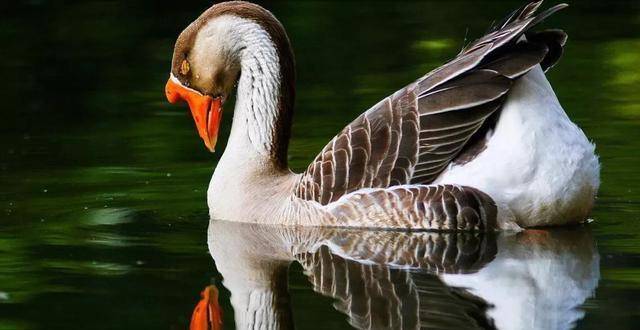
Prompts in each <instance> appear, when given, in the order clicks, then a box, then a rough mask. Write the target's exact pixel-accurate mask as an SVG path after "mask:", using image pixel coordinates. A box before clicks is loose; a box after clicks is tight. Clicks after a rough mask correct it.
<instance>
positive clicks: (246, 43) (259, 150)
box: [225, 23, 295, 170]
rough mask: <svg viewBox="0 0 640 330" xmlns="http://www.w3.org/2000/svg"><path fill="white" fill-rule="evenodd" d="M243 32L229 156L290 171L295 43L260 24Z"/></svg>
mask: <svg viewBox="0 0 640 330" xmlns="http://www.w3.org/2000/svg"><path fill="white" fill-rule="evenodd" d="M267 28H268V27H267ZM238 30H239V31H238V32H239V35H240V40H239V42H242V43H243V45H242V46H243V47H242V50H241V51H240V53H239V57H240V58H239V61H240V68H241V69H240V79H239V81H238V88H237V90H238V92H237V97H236V107H235V113H234V118H233V125H232V128H231V134H230V137H229V142H228V144H227V148H226V150H225V155H226V154H227V153H234V154H235V155H236V156H238V157H244V158H245V159H251V160H252V161H254V162H256V161H257V162H258V163H259V164H262V165H263V166H265V165H266V166H269V167H272V168H274V169H277V170H286V169H288V167H287V149H288V145H289V137H290V131H291V119H292V114H293V102H294V87H293V83H294V79H295V78H294V72H293V56H292V53H291V48H290V46H289V41H288V39H287V37H286V35H284V36H283V37H282V36H280V37H275V36H273V32H272V33H269V32H268V31H267V30H265V29H264V28H262V27H261V26H260V25H259V24H256V23H251V24H246V25H242V26H239V27H238ZM276 32H277V31H276Z"/></svg>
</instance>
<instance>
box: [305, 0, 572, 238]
mask: <svg viewBox="0 0 640 330" xmlns="http://www.w3.org/2000/svg"><path fill="white" fill-rule="evenodd" d="M541 3H542V0H537V1H531V2H530V3H528V4H526V5H525V6H523V7H522V8H520V9H518V10H516V11H514V12H513V13H512V14H510V15H509V16H507V18H505V19H504V20H503V21H502V22H501V23H500V24H497V25H496V26H494V27H492V28H491V29H490V30H489V32H488V33H487V34H486V35H485V36H483V37H482V38H480V39H478V40H476V41H474V42H472V43H470V44H469V45H467V46H466V47H465V48H464V49H463V50H462V51H461V52H460V54H458V56H457V57H456V58H455V59H453V60H452V61H450V62H448V63H447V64H445V65H443V66H442V67H440V68H438V69H436V70H434V71H432V72H430V73H428V74H427V75H425V76H423V77H422V78H420V79H418V80H417V81H415V82H413V83H411V84H409V85H408V86H406V87H405V88H403V89H401V90H399V91H398V92H396V93H394V94H393V95H391V96H389V97H387V98H385V99H384V100H382V101H381V102H379V103H378V104H376V105H375V106H373V107H372V108H371V109H369V110H367V111H366V112H365V113H363V114H362V115H361V116H359V117H358V118H357V119H356V120H355V121H353V122H352V123H351V124H349V125H348V126H347V127H346V128H344V129H343V130H342V131H341V132H340V133H339V134H338V135H337V136H336V137H334V138H333V139H332V140H331V142H330V143H329V144H328V145H327V146H325V147H324V148H323V149H322V151H321V152H320V154H319V155H318V156H317V157H316V158H315V159H314V160H313V162H312V163H311V164H310V165H309V167H308V168H307V170H306V171H305V172H304V173H303V175H302V176H301V177H300V179H299V181H298V183H297V185H296V187H295V189H294V195H295V196H296V197H298V198H300V199H303V200H309V201H315V202H318V203H320V204H321V205H326V206H331V205H332V204H333V203H336V202H337V203H338V204H341V206H344V207H345V208H346V207H347V205H348V207H350V209H349V210H348V211H345V210H342V208H343V207H338V206H336V207H332V210H333V211H334V215H339V216H348V219H347V220H344V219H340V217H337V218H336V224H337V225H357V224H358V222H360V225H362V226H370V225H374V226H376V224H375V221H386V222H387V223H386V224H379V225H377V226H383V225H384V226H387V227H388V226H392V227H393V226H398V227H403V228H405V227H409V228H431V229H478V228H482V229H490V228H491V227H489V225H493V224H495V219H494V220H492V221H489V220H487V219H483V218H482V216H480V220H481V221H480V222H479V223H483V225H482V226H481V225H479V223H477V222H470V223H465V221H462V222H461V221H457V222H456V221H452V220H451V219H452V217H450V216H449V214H448V213H446V212H440V211H435V210H433V211H427V210H420V208H421V207H427V208H431V207H436V205H440V204H441V203H435V202H434V201H437V200H441V199H442V198H443V197H442V196H439V197H436V196H435V195H434V194H433V193H429V192H433V191H437V190H438V189H442V187H440V188H437V187H432V188H426V187H423V186H422V185H429V184H430V183H432V182H433V181H434V180H435V179H436V178H437V177H438V175H440V174H441V173H442V172H443V171H444V170H445V169H446V168H447V166H448V165H449V164H450V163H452V162H455V161H456V157H458V156H459V155H460V154H461V151H462V150H463V149H465V147H468V146H470V145H472V144H473V143H476V142H478V141H477V140H478V139H479V138H480V137H478V135H476V133H478V132H479V131H480V129H481V128H482V127H483V125H488V124H489V121H487V119H488V118H489V117H491V116H492V115H499V112H500V110H501V108H502V106H503V105H504V102H505V100H506V98H507V95H508V93H509V91H510V89H511V88H512V86H513V84H514V82H515V81H516V80H517V79H519V78H520V77H522V76H523V75H525V74H526V73H528V72H529V71H530V70H531V69H532V68H534V67H535V66H537V65H539V64H540V65H542V67H543V69H545V70H547V69H549V68H550V67H552V66H553V65H554V64H555V63H556V62H557V61H558V59H559V58H560V56H561V54H562V47H563V46H564V44H565V42H566V34H565V33H564V32H562V31H561V30H546V31H542V32H533V31H531V29H532V28H533V27H534V26H535V25H537V24H539V23H540V22H541V21H542V20H543V19H544V18H546V17H548V16H550V15H551V14H553V13H555V12H556V11H558V10H560V9H562V8H565V7H566V5H564V4H560V5H557V6H554V7H552V8H550V9H548V10H546V11H544V12H542V13H539V14H537V15H536V10H537V9H538V8H539V7H540V5H541ZM480 132H482V131H480ZM473 150H476V149H473ZM477 150H478V152H481V150H482V149H481V148H478V149H477ZM472 156H473V155H472ZM465 157H469V155H468V154H465ZM401 185H416V186H415V187H413V188H410V187H404V188H402V189H401V190H398V189H396V190H393V191H392V190H389V189H390V188H389V187H394V186H401ZM418 185H420V186H418ZM469 189H470V188H468V187H457V188H456V191H458V192H459V191H462V192H464V194H477V193H478V192H477V191H472V192H469V191H471V190H469ZM444 190H445V191H449V192H453V191H454V188H453V187H445V188H444ZM401 191H402V193H400V192H401ZM347 195H349V196H350V197H348V198H347V199H348V201H346V203H345V201H344V200H342V198H343V197H344V196H347ZM369 195H370V196H369ZM485 197H486V198H485ZM356 198H359V199H360V200H361V201H362V202H361V201H356ZM399 198H400V199H399ZM402 198H404V199H402ZM447 198H448V197H447ZM454 200H458V199H456V198H454ZM481 200H482V201H483V202H485V203H488V204H487V206H486V207H485V209H490V208H494V207H495V205H493V202H492V201H491V198H490V197H488V196H486V195H484V196H483V198H481ZM358 203H361V205H357V204H358ZM377 203H385V204H377ZM351 208H353V209H355V210H358V211H357V212H360V213H359V215H358V214H354V213H353V210H352V209H351ZM390 208H392V209H390ZM462 209H464V208H462ZM472 209H473V208H472ZM415 210H417V211H415ZM382 211H384V212H382ZM474 211H475V212H478V209H474ZM489 213H490V214H491V216H495V212H493V213H491V212H488V213H487V214H489ZM372 214H373V215H374V216H377V218H376V219H369V220H367V219H365V218H366V217H370V216H371V215H372ZM396 214H402V215H409V216H414V215H415V217H414V218H412V220H411V221H409V220H407V221H404V222H399V223H393V224H390V223H389V222H393V221H396V220H393V219H396V217H395V216H393V217H390V218H383V217H382V216H381V215H386V216H390V215H396ZM429 214H432V215H434V218H431V219H430V220H426V218H422V221H421V220H420V219H421V218H420V217H424V216H427V215H429ZM445 216H446V217H445ZM463 217H464V216H463ZM357 218H360V220H357ZM473 218H474V219H475V217H473ZM457 219H458V220H459V217H458V218H457Z"/></svg>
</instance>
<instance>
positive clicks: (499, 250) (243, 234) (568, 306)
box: [203, 219, 600, 330]
mask: <svg viewBox="0 0 640 330" xmlns="http://www.w3.org/2000/svg"><path fill="white" fill-rule="evenodd" d="M207 242H208V245H209V253H210V254H211V256H212V257H213V259H214V261H215V265H216V269H217V270H218V271H219V272H220V274H221V275H222V277H223V281H222V284H223V285H224V287H225V288H226V289H228V290H229V292H230V293H231V298H230V303H231V305H232V307H233V310H234V312H233V315H234V318H235V325H236V327H237V328H238V329H292V328H295V324H293V321H294V320H293V317H292V315H293V314H294V313H296V311H295V307H296V306H295V305H293V304H292V303H291V302H292V300H293V301H296V299H292V298H291V297H290V292H289V287H290V284H289V280H288V274H289V273H290V271H289V268H290V267H291V264H292V263H294V262H295V263H299V264H300V265H301V266H302V269H303V272H304V275H306V276H307V279H308V281H309V282H310V283H311V286H312V288H313V290H314V291H315V292H317V293H319V294H321V295H324V296H328V297H330V298H332V299H333V300H334V303H333V304H332V305H333V308H335V309H336V310H337V311H339V312H340V313H343V314H344V315H345V316H347V318H348V322H349V324H350V325H351V326H353V327H354V328H356V329H400V328H401V329H541V330H542V329H544V330H547V329H572V328H574V327H575V325H576V322H577V321H579V320H580V319H582V318H583V317H584V315H585V313H584V311H583V310H581V309H580V306H582V305H583V304H584V302H585V301H586V300H587V299H588V298H590V297H592V296H593V295H594V292H595V290H596V288H597V286H598V282H599V279H600V272H599V269H600V267H599V266H600V258H599V254H598V250H597V246H596V243H595V240H594V239H593V237H592V235H591V233H590V231H589V227H588V226H578V227H575V228H557V229H552V230H540V229H534V230H531V229H527V230H524V231H521V232H518V233H513V232H498V233H493V232H477V231H476V232H469V231H457V232H434V231H393V230H371V229H360V228H335V227H309V226H274V225H263V224H255V223H240V222H237V221H220V220H215V219H214V220H210V222H209V229H208V238H207ZM295 287H298V288H299V287H300V283H296V285H295ZM213 303H214V304H213V305H214V306H217V309H218V310H219V309H220V307H219V306H220V305H221V304H218V301H213ZM222 304H224V302H222ZM213 311H214V313H210V314H213V315H220V313H219V312H218V313H215V311H216V309H215V308H214V309H213ZM225 315H226V314H225ZM209 319H214V318H209ZM216 320H218V323H222V322H225V323H231V322H232V320H231V317H227V318H226V319H225V316H223V317H222V319H219V318H218V319H216ZM203 328H206V327H203Z"/></svg>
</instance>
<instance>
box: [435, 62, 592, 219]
mask: <svg viewBox="0 0 640 330" xmlns="http://www.w3.org/2000/svg"><path fill="white" fill-rule="evenodd" d="M594 149H595V147H594V145H593V144H591V143H590V142H589V141H588V140H587V138H586V136H585V135H584V133H583V132H582V130H581V129H580V128H579V127H578V126H576V125H575V124H574V123H572V122H571V120H570V119H569V117H567V115H566V113H565V112H564V110H563V109H562V106H560V103H559V102H558V99H557V97H556V95H555V93H554V92H553V90H552V88H551V85H550V84H549V82H548V80H547V79H546V77H545V75H544V72H543V71H542V69H541V68H540V66H537V67H536V68H534V69H533V70H532V71H531V72H529V73H528V74H527V75H526V76H524V77H523V78H521V79H519V80H518V82H517V83H516V85H515V86H514V87H513V90H512V91H511V92H510V94H509V96H508V99H507V101H506V103H505V106H504V108H503V109H502V112H501V114H500V119H499V121H498V123H497V125H496V128H495V130H494V132H493V135H492V136H491V138H490V139H489V141H488V143H487V146H486V149H485V150H484V151H483V152H482V153H480V154H479V155H478V156H477V157H476V158H475V159H473V160H472V161H471V162H469V163H467V164H464V165H451V166H450V167H449V168H448V169H447V170H446V171H445V172H444V173H443V174H441V175H440V177H439V178H438V179H437V180H436V182H435V183H438V184H442V183H453V184H460V185H466V186H471V187H475V188H478V189H480V190H482V191H484V192H486V193H487V194H489V195H490V196H491V197H492V198H493V199H494V200H495V201H496V203H497V204H498V216H499V221H500V223H501V225H502V227H503V228H510V227H513V223H514V222H515V223H517V224H518V225H519V226H522V227H530V226H541V225H560V224H566V223H574V222H579V221H583V220H585V218H586V216H587V215H588V213H589V212H590V210H591V207H592V205H593V199H594V197H595V193H596V192H597V189H598V187H599V184H600V174H599V173H600V165H599V163H598V159H597V157H596V156H595V153H594Z"/></svg>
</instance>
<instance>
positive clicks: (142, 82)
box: [0, 0, 640, 329]
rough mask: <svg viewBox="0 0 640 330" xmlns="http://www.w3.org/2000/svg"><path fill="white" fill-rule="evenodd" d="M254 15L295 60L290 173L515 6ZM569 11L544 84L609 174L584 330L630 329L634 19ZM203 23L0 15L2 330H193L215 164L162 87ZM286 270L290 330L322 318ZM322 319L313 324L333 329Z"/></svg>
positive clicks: (0, 9) (310, 5) (141, 15)
mask: <svg viewBox="0 0 640 330" xmlns="http://www.w3.org/2000/svg"><path fill="white" fill-rule="evenodd" d="M548 2H549V3H548V4H547V5H550V4H552V1H548ZM261 3H262V4H263V5H264V6H265V7H266V8H268V9H270V10H272V11H273V12H274V14H275V15H276V16H277V17H278V18H279V19H280V20H281V21H282V22H283V24H284V25H285V27H286V28H287V30H288V32H289V35H290V38H291V40H292V43H293V46H294V51H295V54H296V58H297V69H298V98H297V104H296V115H295V119H294V128H293V135H294V138H293V140H292V144H291V148H290V162H291V165H292V166H293V167H294V168H296V169H298V170H300V169H302V168H304V167H306V165H307V163H308V161H309V160H311V159H312V158H313V157H314V156H315V154H316V152H317V151H318V150H320V149H321V148H322V147H323V146H324V144H325V143H326V142H327V141H328V140H329V139H330V138H331V137H332V136H333V134H335V133H336V132H338V131H339V130H340V129H341V128H342V127H343V126H344V125H345V124H347V123H348V122H349V121H351V120H352V119H353V118H355V117H356V116H357V115H358V114H360V113H361V112H362V111H364V110H366V109H367V108H368V107H369V106H371V105H373V104H375V103H376V102H377V101H378V100H379V99H381V98H382V97H384V96H386V95H388V94H390V93H392V92H394V91H395V90H397V89H399V88H400V87H402V86H403V85H405V84H406V83H408V82H410V81H412V80H413V79H415V78H417V77H419V76H421V75H423V74H424V73H425V72H427V71H430V70H432V69H433V68H436V67H437V66H439V65H441V64H442V63H443V62H445V61H446V60H448V59H449V58H451V57H453V56H454V55H455V54H456V53H457V52H458V51H459V49H460V48H461V47H462V46H463V45H464V40H465V39H466V40H467V42H468V41H469V40H471V39H473V38H474V37H478V36H480V35H481V34H482V33H483V32H484V31H485V30H486V28H487V27H488V26H489V24H490V23H491V20H492V19H494V18H495V19H498V18H500V17H502V16H503V15H505V14H506V13H508V12H509V11H510V10H512V9H513V8H516V7H517V6H519V5H520V4H521V3H522V2H521V1H515V0H514V1H489V2H482V3H480V2H476V1H470V0H466V1H452V2H449V1H447V2H445V1H431V2H381V1H376V2H372V3H362V2H317V1H314V2H304V1H302V2H300V1H296V2H293V1H292V2H261ZM571 5H572V6H571V7H570V8H569V9H567V10H565V11H564V12H562V13H559V14H558V15H556V16H554V17H553V18H551V19H550V20H549V21H548V22H547V23H546V26H548V27H560V28H563V29H565V30H566V31H567V32H568V33H569V35H570V39H569V43H568V46H567V49H566V54H565V57H564V59H563V60H562V61H561V62H560V63H559V65H558V66H557V67H556V68H554V69H553V70H552V71H551V72H550V74H549V77H550V80H551V82H552V84H553V85H554V88H555V89H556V92H557V93H558V96H559V98H560V100H561V102H562V103H563V104H564V106H565V108H566V110H567V112H568V113H569V115H570V116H571V117H572V118H573V119H574V120H575V121H576V122H577V123H578V124H579V125H580V126H581V127H582V128H583V129H584V130H585V132H586V133H587V135H588V136H589V137H590V138H592V139H593V140H594V142H595V143H596V145H597V150H598V153H599V154H600V155H601V161H602V164H603V170H602V182H603V184H602V189H601V192H600V197H599V200H598V202H597V207H596V210H595V211H594V215H593V217H594V218H595V220H596V222H595V223H594V224H593V228H594V232H595V233H596V236H597V238H598V243H599V247H600V252H601V255H602V258H603V260H602V262H601V265H602V267H603V269H604V270H603V272H602V273H603V280H602V283H601V285H600V289H599V290H598V292H597V296H596V298H594V299H593V300H592V301H590V302H589V303H588V304H587V307H586V308H587V309H588V313H587V317H586V318H585V320H583V321H582V322H581V323H580V326H581V327H584V328H594V329H595V328H600V327H602V326H611V323H610V322H609V321H608V320H610V319H611V318H612V317H614V318H615V319H616V324H617V325H619V326H620V327H625V326H627V327H631V325H633V324H636V323H637V322H638V318H639V317H640V310H638V309H637V308H636V309H630V308H628V303H629V301H632V300H633V299H635V298H637V297H638V293H640V287H639V286H638V281H640V279H639V278H640V276H639V273H638V269H640V263H639V261H638V260H640V259H639V258H640V235H639V234H638V233H639V230H640V225H639V223H638V221H639V220H640V219H639V218H640V192H639V190H638V187H639V186H640V182H639V177H640V176H638V174H637V172H638V169H640V157H638V155H637V150H638V149H639V148H640V142H639V141H640V130H639V128H640V109H639V105H640V94H639V93H638V83H639V82H640V71H638V70H639V69H638V68H640V27H639V25H640V4H639V3H638V2H637V1H606V2H605V1H597V0H590V1H584V0H581V1H579V2H577V1H576V3H572V4H571ZM208 6H209V2H208V1H194V2H184V1H183V2H179V3H177V2H169V1H150V0H147V1H135V2H133V1H46V0H30V1H11V2H8V1H7V2H3V3H1V4H0V40H1V41H2V52H1V54H2V60H1V61H0V69H1V71H2V73H3V80H2V88H0V97H1V98H2V100H3V102H2V104H0V115H2V120H0V182H1V183H2V187H3V188H2V189H1V190H0V226H1V228H2V230H0V329H14V328H15V329H34V328H46V329H57V328H65V329H66V328H73V327H75V326H77V325H79V324H83V325H91V326H90V327H91V328H113V327H116V328H121V327H123V326H124V325H126V326H128V327H139V328H167V327H169V328H175V329H178V328H183V327H184V326H185V325H186V324H187V323H188V319H189V317H190V312H191V308H192V307H193V305H195V303H196V302H197V300H198V292H199V291H200V290H201V288H202V287H204V286H206V285H207V284H208V283H209V281H210V279H211V278H212V277H216V276H217V275H216V271H215V268H214V266H213V263H212V261H211V260H210V257H208V255H207V254H206V253H207V252H206V251H207V247H206V244H205V242H206V240H205V236H206V233H205V227H206V224H207V221H206V220H207V207H206V189H207V184H208V179H209V177H210V175H211V172H212V169H213V167H214V166H215V162H216V160H217V159H218V157H219V156H220V154H219V153H218V154H214V155H211V154H209V153H207V152H205V149H204V147H203V146H202V145H201V141H200V140H199V139H198V138H197V135H196V133H195V130H194V127H193V124H192V122H191V118H190V116H189V115H188V112H187V110H186V109H185V108H183V107H170V106H169V105H167V104H166V103H165V101H164V96H163V87H164V83H165V81H166V78H167V75H168V69H169V61H170V58H171V53H172V47H173V42H174V40H175V37H176V36H177V35H178V33H179V32H180V31H181V30H182V28H184V27H185V26H186V25H187V24H188V23H189V22H191V20H193V19H194V18H195V17H196V16H197V15H198V14H199V13H200V12H201V11H202V10H204V9H205V8H207V7H208ZM232 109H233V108H232V105H229V106H228V107H227V109H226V110H225V117H226V119H227V120H225V121H224V127H223V128H222V132H221V137H222V140H223V141H221V145H220V148H219V149H220V150H223V148H224V137H225V136H226V134H227V133H228V131H229V125H230V120H229V118H231V116H232ZM299 272H300V270H299V269H297V270H296V269H294V274H296V275H294V276H293V278H292V281H293V282H294V283H293V289H292V295H293V296H294V300H295V299H298V300H297V301H301V302H303V303H302V304H303V305H301V308H299V310H296V318H301V319H314V320H315V319H318V317H317V316H315V318H314V317H312V315H315V314H314V313H316V312H317V308H319V307H317V306H318V305H319V304H316V303H315V302H314V303H311V302H305V301H308V299H300V297H312V296H313V294H312V293H311V291H310V288H309V286H308V284H306V282H305V280H304V278H303V276H301V275H300V274H299ZM296 297H298V298H296ZM222 298H223V299H227V300H228V293H225V292H222ZM325 305H326V304H325ZM305 306H310V307H305ZM314 306H316V307H314ZM636 306H637V304H636ZM323 308H324V312H323V313H326V314H323V315H324V316H326V317H325V319H326V320H327V321H326V322H329V323H331V324H334V325H335V327H337V326H338V324H343V322H342V321H340V320H342V316H340V315H339V314H337V313H335V312H334V313H333V314H332V312H331V310H330V309H329V308H326V307H323ZM225 312H226V314H225V315H231V314H232V311H231V310H230V306H229V305H228V304H226V305H225ZM94 320H102V321H101V322H102V323H100V324H96V323H94ZM321 321H322V320H318V322H321ZM314 324H315V323H314Z"/></svg>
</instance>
